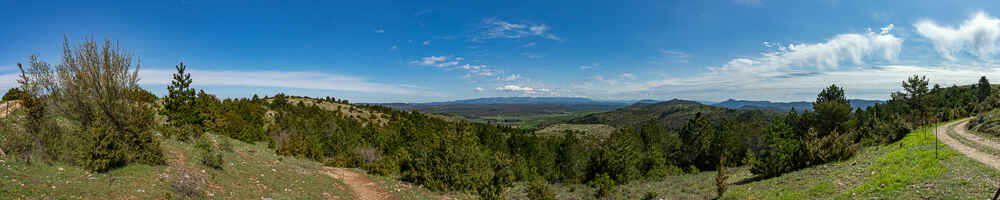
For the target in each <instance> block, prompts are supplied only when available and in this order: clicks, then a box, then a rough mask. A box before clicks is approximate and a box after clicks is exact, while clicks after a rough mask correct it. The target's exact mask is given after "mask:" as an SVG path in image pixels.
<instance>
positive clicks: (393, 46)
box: [389, 45, 397, 51]
mask: <svg viewBox="0 0 1000 200" xmlns="http://www.w3.org/2000/svg"><path fill="white" fill-rule="evenodd" d="M396 49H397V47H396V45H392V48H389V50H390V51H395V50H396Z"/></svg>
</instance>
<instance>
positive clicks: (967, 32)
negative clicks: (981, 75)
mask: <svg viewBox="0 0 1000 200" xmlns="http://www.w3.org/2000/svg"><path fill="white" fill-rule="evenodd" d="M914 26H915V27H916V28H917V33H919V34H920V35H921V36H923V37H925V38H927V39H929V40H930V41H931V42H932V43H933V44H934V49H935V50H937V52H938V53H939V54H941V57H944V58H945V59H948V60H952V61H955V60H957V58H955V56H956V54H959V53H961V52H968V53H969V54H972V55H974V56H976V57H979V59H980V60H989V59H990V58H991V56H993V55H994V54H996V53H997V38H1000V19H997V18H996V17H992V16H989V15H987V14H986V13H984V12H979V13H976V14H975V15H973V16H972V17H971V18H969V19H967V20H965V22H963V23H962V25H959V26H958V27H952V26H941V25H938V24H936V23H934V22H933V21H930V20H924V21H920V22H918V23H917V24H915V25H914Z"/></svg>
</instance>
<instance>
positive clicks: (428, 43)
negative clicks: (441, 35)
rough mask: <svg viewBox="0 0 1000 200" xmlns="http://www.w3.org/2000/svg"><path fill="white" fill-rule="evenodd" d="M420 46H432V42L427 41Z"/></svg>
mask: <svg viewBox="0 0 1000 200" xmlns="http://www.w3.org/2000/svg"><path fill="white" fill-rule="evenodd" d="M420 44H421V45H424V46H427V45H431V41H430V40H425V41H424V42H423V43H420Z"/></svg>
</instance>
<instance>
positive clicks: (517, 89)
mask: <svg viewBox="0 0 1000 200" xmlns="http://www.w3.org/2000/svg"><path fill="white" fill-rule="evenodd" d="M496 90H497V91H502V92H519V93H521V94H540V93H541V94H545V93H548V94H551V93H552V90H549V89H545V88H531V87H526V86H519V85H504V86H500V87H497V88H496Z"/></svg>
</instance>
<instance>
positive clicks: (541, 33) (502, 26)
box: [472, 18, 562, 40]
mask: <svg viewBox="0 0 1000 200" xmlns="http://www.w3.org/2000/svg"><path fill="white" fill-rule="evenodd" d="M480 29H481V30H480V31H479V33H478V35H474V36H472V40H484V39H495V38H523V37H541V38H545V39H550V40H562V38H560V37H559V36H556V35H555V34H552V33H549V30H550V29H551V27H549V26H548V25H545V24H530V23H523V24H517V23H510V22H507V21H503V20H500V19H497V18H486V19H483V21H482V23H481V26H480Z"/></svg>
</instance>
